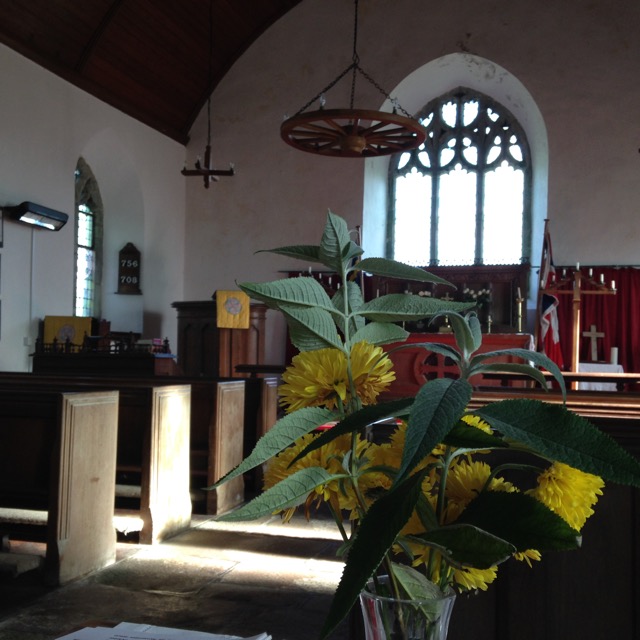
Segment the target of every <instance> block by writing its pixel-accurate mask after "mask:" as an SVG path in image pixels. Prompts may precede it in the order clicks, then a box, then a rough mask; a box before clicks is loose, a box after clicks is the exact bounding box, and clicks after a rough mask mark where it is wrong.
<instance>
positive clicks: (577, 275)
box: [540, 264, 617, 373]
mask: <svg viewBox="0 0 640 640" xmlns="http://www.w3.org/2000/svg"><path fill="white" fill-rule="evenodd" d="M570 282H571V278H570V277H565V276H564V272H563V277H562V280H560V281H559V282H553V283H552V284H551V286H549V287H547V288H546V289H541V290H540V293H548V294H549V295H552V296H559V295H560V296H561V295H572V296H573V318H572V335H573V345H572V349H571V371H572V372H574V373H577V372H578V363H579V360H580V305H581V301H582V296H587V295H592V296H610V295H615V294H616V293H617V292H616V288H615V285H614V283H613V281H612V282H611V286H610V287H607V286H606V285H605V284H604V282H603V281H602V277H601V279H600V282H599V283H598V282H596V281H595V280H594V279H593V278H592V277H591V269H589V276H585V275H584V274H583V273H582V272H581V271H580V265H579V264H578V265H576V270H575V271H574V272H573V283H572V284H573V286H572V288H571V289H569V288H563V287H567V285H568V284H569V283H570ZM585 283H588V284H589V285H591V288H590V289H585V288H584V287H583V286H582V285H583V284H585Z"/></svg>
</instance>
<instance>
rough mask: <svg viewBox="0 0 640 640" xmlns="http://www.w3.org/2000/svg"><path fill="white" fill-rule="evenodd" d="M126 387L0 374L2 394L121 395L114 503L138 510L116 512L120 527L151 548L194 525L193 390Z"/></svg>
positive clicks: (107, 382) (115, 382) (186, 387)
mask: <svg viewBox="0 0 640 640" xmlns="http://www.w3.org/2000/svg"><path fill="white" fill-rule="evenodd" d="M127 382H128V381H126V380H125V381H121V380H111V379H109V380H90V379H89V380H84V381H75V380H72V379H68V378H63V377H60V376H51V377H49V376H34V375H31V374H20V373H18V374H2V378H1V379H0V390H5V391H10V390H12V389H29V390H31V391H32V392H37V391H40V392H51V391H57V392H79V391H82V392H86V391H105V390H116V391H118V392H119V403H118V427H117V434H118V439H117V463H116V470H115V473H114V481H115V482H116V503H115V504H119V506H133V505H135V508H129V509H127V510H122V509H120V510H118V511H117V512H116V519H115V522H116V527H117V529H118V530H119V531H122V532H124V533H130V532H132V531H137V532H138V534H139V542H141V543H142V544H153V543H156V542H160V541H161V540H163V539H165V538H168V537H170V536H172V535H175V534H176V533H179V532H180V531H183V530H185V529H186V528H188V527H189V526H190V524H191V511H192V508H191V496H190V491H189V455H190V452H189V423H190V410H191V388H190V386H189V385H151V384H145V383H141V384H138V383H135V384H127ZM127 498H128V500H127ZM113 508H114V505H112V511H113ZM112 515H113V514H112Z"/></svg>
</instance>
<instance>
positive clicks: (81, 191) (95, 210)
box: [74, 158, 103, 317]
mask: <svg viewBox="0 0 640 640" xmlns="http://www.w3.org/2000/svg"><path fill="white" fill-rule="evenodd" d="M75 179H76V242H75V247H76V255H75V258H76V260H75V265H76V277H75V293H74V295H75V306H74V315H76V316H82V317H89V316H93V317H99V316H100V297H101V296H100V284H101V280H102V216H103V209H102V199H101V198H100V191H99V189H98V183H97V182H96V179H95V177H94V175H93V173H92V171H91V169H90V167H89V165H88V164H87V163H86V162H85V161H84V160H83V159H82V158H80V160H79V161H78V166H77V167H76V172H75Z"/></svg>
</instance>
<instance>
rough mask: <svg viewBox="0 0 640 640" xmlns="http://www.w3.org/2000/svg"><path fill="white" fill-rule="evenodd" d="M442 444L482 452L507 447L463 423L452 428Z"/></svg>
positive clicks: (488, 434) (496, 438) (498, 438)
mask: <svg viewBox="0 0 640 640" xmlns="http://www.w3.org/2000/svg"><path fill="white" fill-rule="evenodd" d="M474 415H475V414H474ZM442 442H443V443H444V444H446V445H449V446H450V447H456V448H457V449H465V450H466V451H483V450H485V449H504V448H506V447H508V445H507V444H506V443H505V441H504V440H503V439H502V438H500V437H498V436H494V435H492V434H490V433H486V432H485V431H482V429H478V428H476V427H472V426H471V425H468V424H466V423H465V422H463V421H460V422H459V423H458V424H457V425H456V426H455V427H453V429H451V431H449V433H448V434H447V435H446V436H445V437H444V439H443V440H442Z"/></svg>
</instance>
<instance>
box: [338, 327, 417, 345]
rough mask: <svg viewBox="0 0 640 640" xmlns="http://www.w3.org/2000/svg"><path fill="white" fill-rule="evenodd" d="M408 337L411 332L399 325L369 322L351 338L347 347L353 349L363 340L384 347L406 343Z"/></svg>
mask: <svg viewBox="0 0 640 640" xmlns="http://www.w3.org/2000/svg"><path fill="white" fill-rule="evenodd" d="M408 337H409V332H408V331H405V330H404V329H403V328H402V327H400V326H399V325H397V324H392V323H390V322H369V323H368V324H365V325H364V327H362V328H360V329H358V331H356V332H355V333H354V334H353V335H352V336H351V340H349V344H348V345H347V347H351V346H353V345H354V344H356V343H357V342H361V341H362V340H365V341H367V342H368V343H369V344H375V345H382V344H391V343H392V342H404V341H405V340H406V339H407V338H408Z"/></svg>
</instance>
